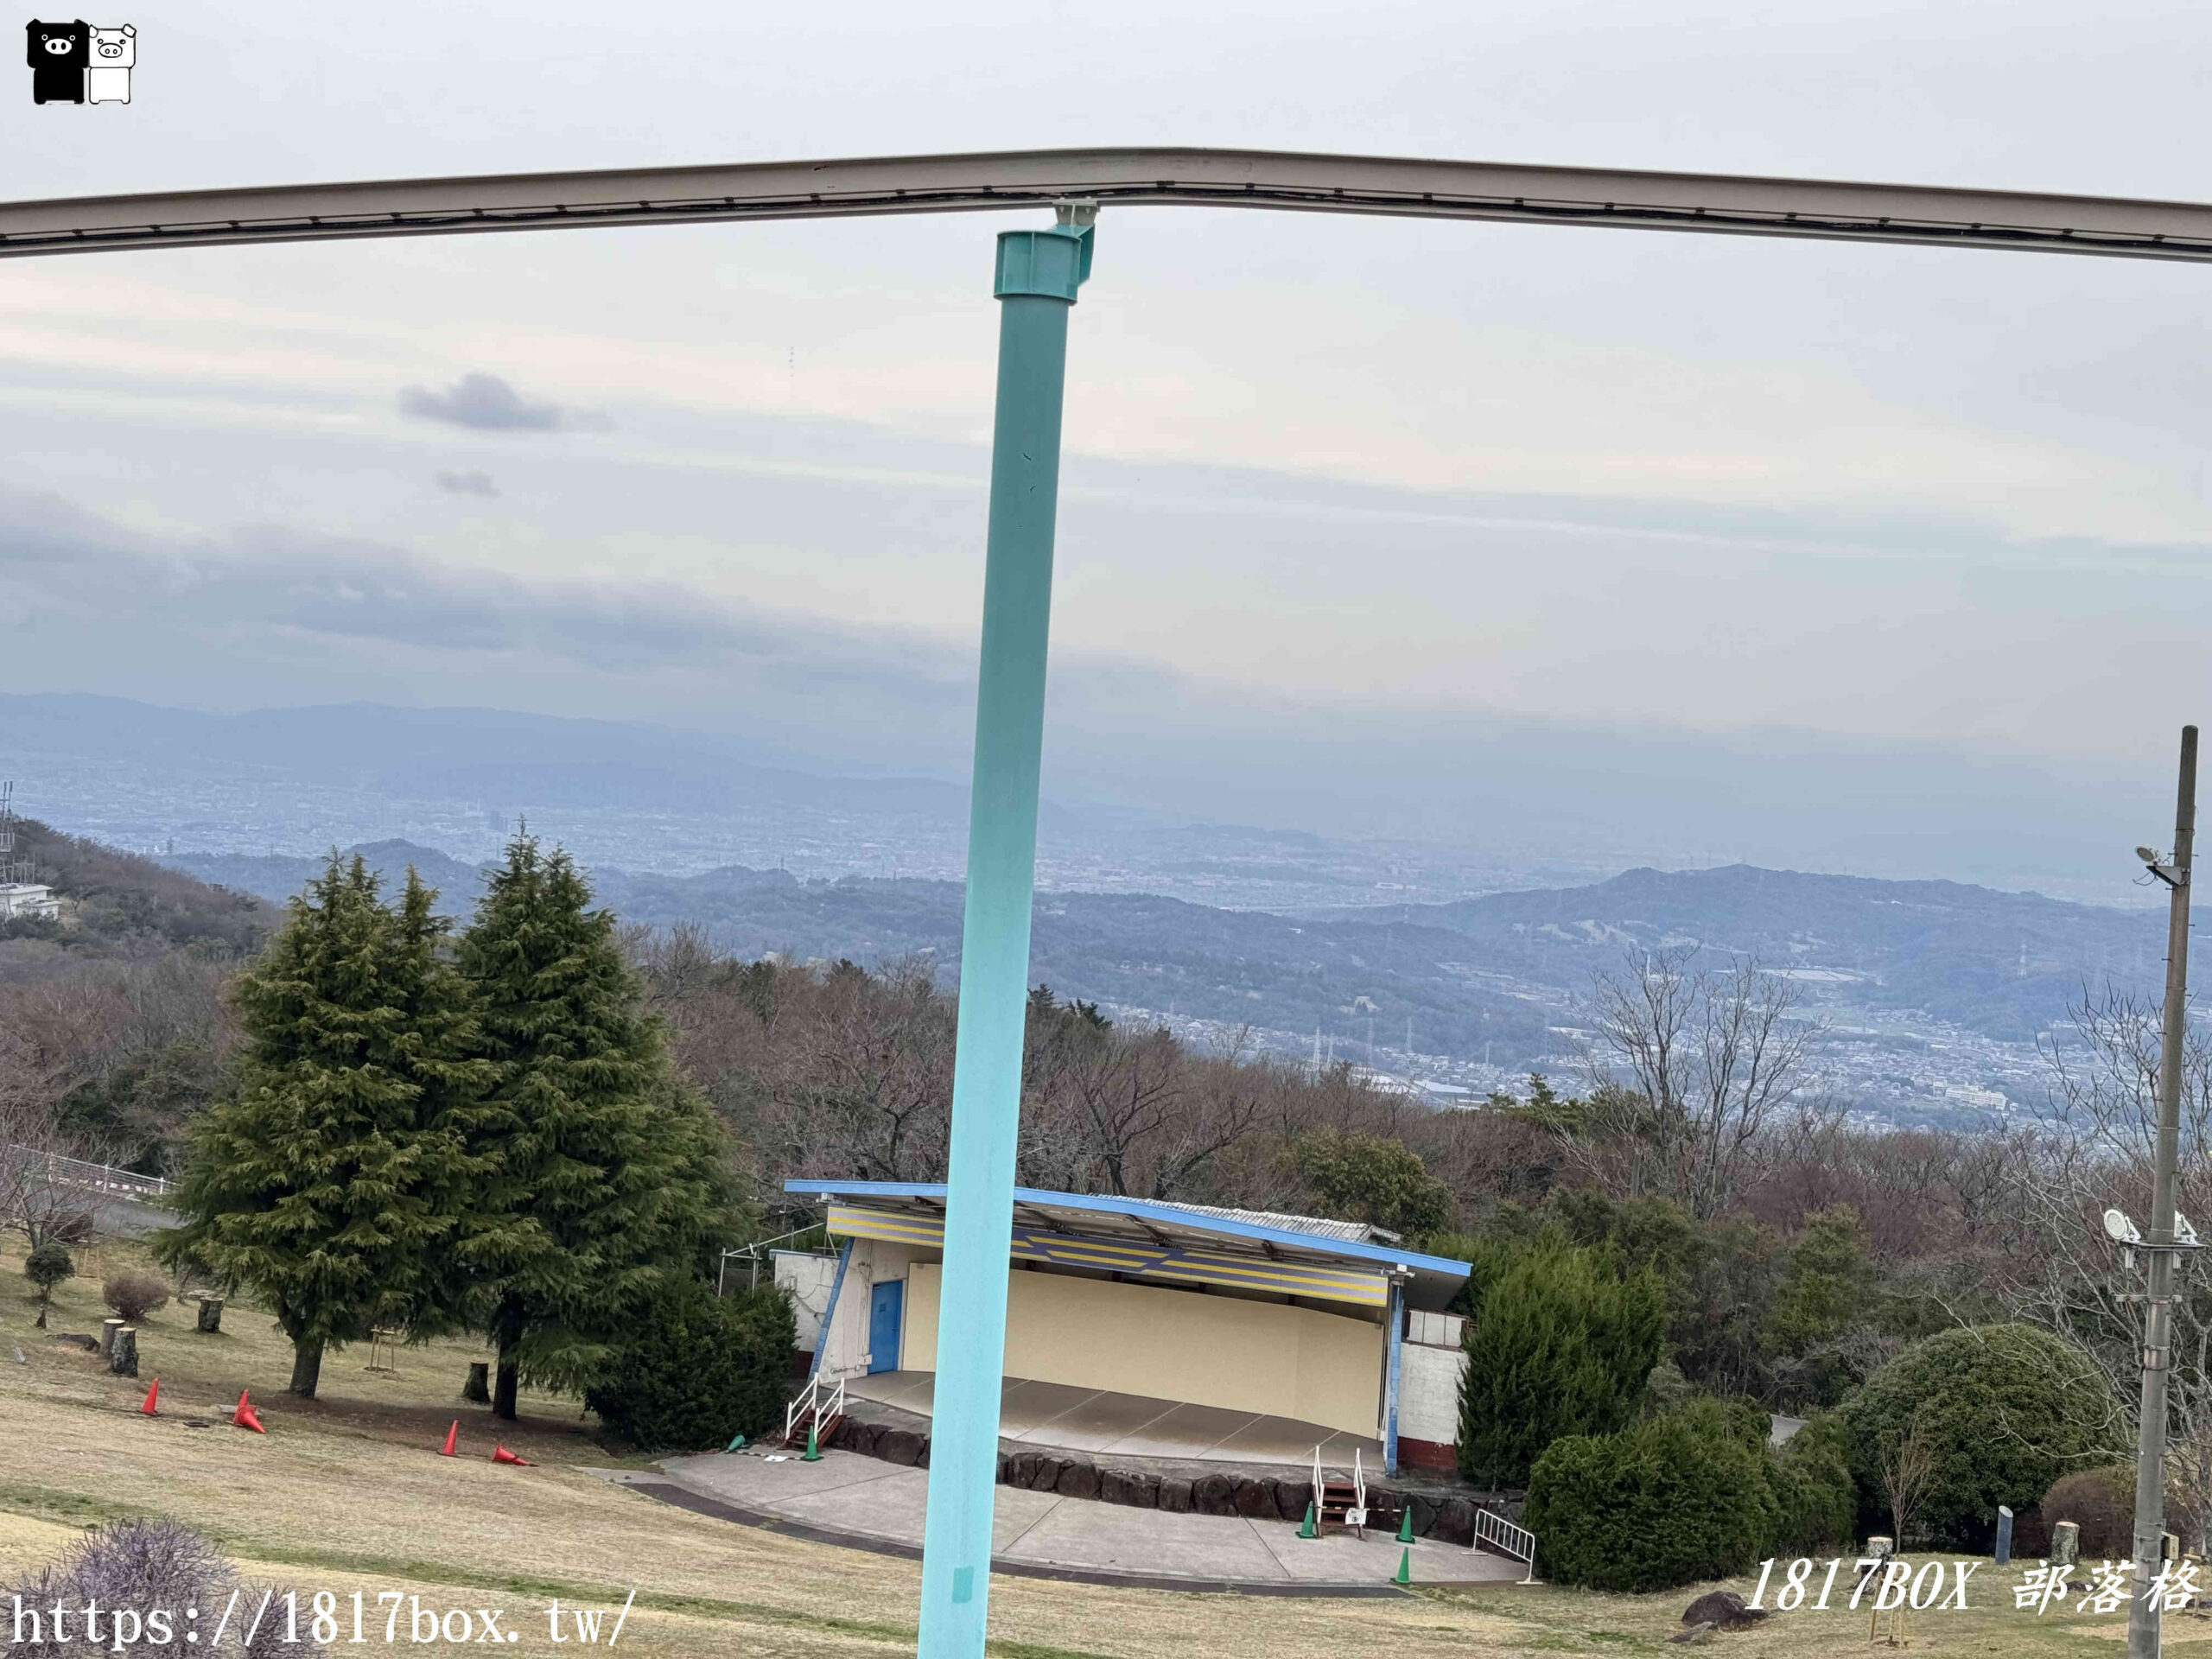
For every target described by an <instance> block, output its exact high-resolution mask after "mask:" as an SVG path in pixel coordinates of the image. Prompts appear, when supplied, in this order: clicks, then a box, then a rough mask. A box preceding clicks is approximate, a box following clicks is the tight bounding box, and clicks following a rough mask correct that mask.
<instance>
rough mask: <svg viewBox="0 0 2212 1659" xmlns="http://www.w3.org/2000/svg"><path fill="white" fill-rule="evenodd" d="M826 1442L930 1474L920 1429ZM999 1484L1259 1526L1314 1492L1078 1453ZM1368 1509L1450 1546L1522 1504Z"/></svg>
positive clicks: (1445, 1498)
mask: <svg viewBox="0 0 2212 1659" xmlns="http://www.w3.org/2000/svg"><path fill="white" fill-rule="evenodd" d="M828 1444H829V1445H830V1446H835V1447H836V1448H838V1449H839V1450H841V1451H846V1452H860V1453H861V1454H862V1455H864V1456H867V1457H872V1458H881V1459H883V1460H884V1461H885V1462H887V1463H896V1464H902V1465H906V1466H908V1467H911V1468H918V1469H926V1468H927V1467H928V1466H929V1461H930V1440H929V1436H928V1435H926V1434H925V1433H921V1432H920V1431H919V1430H918V1429H912V1428H895V1427H888V1426H887V1425H885V1424H882V1423H869V1422H862V1421H861V1420H860V1419H858V1418H855V1417H849V1418H847V1419H846V1420H845V1421H843V1422H842V1424H840V1425H839V1426H838V1428H837V1432H836V1433H835V1434H832V1435H831V1436H830V1437H829V1441H828ZM999 1484H1000V1485H1001V1486H1020V1487H1023V1488H1025V1489H1027V1491H1033V1492H1058V1493H1059V1494H1060V1495H1061V1496H1062V1497H1087V1498H1091V1499H1095V1500H1096V1501H1097V1502H1099V1503H1125V1504H1128V1505H1129V1506H1130V1507H1131V1508H1133V1509H1140V1510H1166V1511H1168V1512H1169V1513H1170V1514H1173V1515H1241V1516H1246V1517H1248V1518H1249V1519H1251V1520H1255V1521H1299V1520H1302V1519H1304V1518H1305V1515H1306V1503H1307V1502H1308V1501H1309V1500H1310V1499H1311V1498H1312V1497H1313V1485H1312V1484H1311V1482H1310V1481H1308V1480H1306V1479H1304V1478H1275V1477H1270V1476H1252V1475H1239V1474H1230V1473H1226V1472H1224V1473H1221V1474H1208V1475H1200V1476H1197V1477H1195V1478H1183V1477H1180V1476H1169V1475H1160V1474H1155V1473H1154V1472H1153V1471H1150V1470H1139V1469H1129V1468H1121V1467H1116V1466H1115V1465H1111V1464H1107V1465H1099V1464H1096V1463H1093V1462H1091V1461H1090V1459H1087V1458H1084V1457H1081V1456H1079V1455H1076V1454H1072V1453H1069V1452H1004V1451H1001V1452H1000V1453H999ZM1367 1502H1368V1508H1369V1510H1370V1513H1371V1514H1373V1515H1374V1516H1376V1522H1377V1524H1378V1525H1380V1524H1383V1517H1384V1516H1388V1517H1389V1520H1388V1524H1389V1526H1391V1527H1393V1528H1395V1526H1396V1525H1397V1523H1398V1510H1399V1507H1400V1505H1401V1504H1402V1503H1407V1502H1410V1503H1412V1505H1413V1512H1414V1536H1415V1537H1418V1538H1433V1539H1436V1540H1438V1541H1440V1542H1443V1543H1447V1544H1466V1543H1470V1542H1471V1541H1473V1537H1474V1524H1475V1522H1474V1512H1475V1510H1477V1509H1478V1508H1481V1509H1486V1510H1491V1511H1492V1512H1493V1513H1495V1514H1497V1515H1500V1516H1504V1517H1505V1518H1506V1519H1508V1520H1516V1519H1518V1516H1519V1510H1520V1507H1521V1506H1520V1504H1519V1503H1517V1502H1515V1501H1514V1500H1513V1499H1511V1498H1510V1497H1502V1496H1501V1497H1467V1496H1462V1495H1448V1494H1440V1493H1431V1492H1423V1491H1418V1490H1416V1491H1404V1490H1402V1488H1399V1487H1396V1486H1393V1485H1391V1484H1389V1483H1388V1482H1385V1481H1370V1482H1369V1483H1368V1484H1367Z"/></svg>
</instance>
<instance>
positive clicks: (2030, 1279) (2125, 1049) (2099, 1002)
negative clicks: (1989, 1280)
mask: <svg viewBox="0 0 2212 1659" xmlns="http://www.w3.org/2000/svg"><path fill="white" fill-rule="evenodd" d="M2159 1028H2160V1020H2159V1010H2158V1005H2157V1004H2156V1003H2153V1002H2146V1001H2142V1000H2140V999H2139V998H2136V997H2133V996H2131V995H2126V994H2124V993H2121V992H2118V991H2113V990H2110V989H2107V991H2105V992H2103V993H2102V994H2101V995H2095V996H2091V995H2087V994H2085V995H2084V997H2083V1000H2082V1005H2081V1006H2080V1007H2077V1008H2076V1009H2075V1019H2074V1027H2073V1034H2072V1038H2071V1039H2068V1040H2063V1041H2057V1040H2051V1041H2046V1043H2045V1045H2044V1052H2045V1057H2046V1059H2047V1061H2048V1063H2049V1066H2050V1076H2051V1091H2050V1094H2051V1106H2050V1115H2049V1117H2048V1119H2047V1120H2046V1122H2044V1123H2043V1124H2041V1125H2039V1126H2037V1127H2036V1128H2033V1129H2031V1130H2027V1131H2023V1132H2021V1135H2020V1143H2021V1147H2022V1155H2021V1156H2020V1157H2019V1158H2018V1161H2017V1163H2016V1164H2015V1165H2014V1166H2013V1167H2012V1170H2011V1172H2010V1179H2009V1182H2008V1190H2007V1192H2005V1200H2006V1204H2007V1207H2009V1208H2010V1209H2011V1211H2012V1212H2013V1215H2014V1216H2015V1217H2017V1224H2018V1226H2019V1228H2020V1229H2021V1230H2022V1231H2023V1233H2024V1238H2023V1239H2022V1241H2021V1247H2020V1248H2017V1249H2007V1250H2004V1251H2000V1252H1997V1253H1995V1254H1994V1255H1993V1257H1992V1268H1993V1274H1994V1275H1995V1279H1996V1282H1997V1286H1998V1288H1999V1293H2000V1294H2001V1295H2002V1296H2003V1298H2004V1300H2005V1304H2006V1306H2008V1307H2009V1308H2010V1309H2011V1311H2012V1313H2013V1314H2014V1315H2015V1317H2018V1318H2020V1319H2028V1320H2031V1321H2032V1322H2034V1323H2036V1324H2037V1325H2044V1326H2045V1327H2046V1328H2048V1329H2050V1330H2051V1331H2053V1332H2056V1333H2057V1334H2059V1335H2061V1336H2063V1337H2064V1338H2067V1339H2068V1340H2069V1341H2070V1342H2072V1343H2073V1344H2075V1346H2076V1347H2078V1348H2079V1349H2080V1350H2081V1351H2082V1353H2083V1354H2085V1355H2086V1356H2088V1358H2089V1360H2090V1361H2091V1363H2093V1364H2094V1366H2095V1367H2096V1369H2097V1370H2098V1372H2099V1373H2100V1374H2101V1376H2103V1377H2104V1379H2105V1383H2106V1386H2107V1394H2108V1397H2107V1399H2106V1400H2105V1401H2104V1402H2101V1409H2102V1412H2103V1414H2104V1416H2105V1419H2106V1421H2105V1423H2104V1425H2103V1427H2104V1433H2105V1443H2107V1444H2119V1443H2124V1442H2127V1441H2132V1440H2133V1439H2134V1438H2135V1434H2136V1424H2137V1417H2138V1410H2139V1388H2140V1381H2141V1376H2142V1370H2141V1366H2142V1340H2143V1312H2142V1304H2141V1301H2140V1300H2139V1293H2140V1291H2141V1288H2142V1277H2141V1272H2140V1266H2141V1257H2140V1256H2138V1257H2137V1258H2136V1262H2137V1271H2136V1272H2133V1273H2130V1272H2129V1271H2127V1268H2126V1263H2125V1262H2124V1261H2123V1259H2122V1256H2121V1253H2120V1249H2119V1247H2117V1246H2116V1245H2114V1244H2113V1242H2112V1241H2111V1240H2110V1239H2109V1238H2107V1236H2106V1234H2105V1231H2104V1229H2103V1226H2102V1224H2101V1216H2102V1212H2103V1211H2105V1210H2106V1209H2107V1208H2108V1207H2113V1206H2118V1207H2120V1208H2121V1209H2124V1210H2126V1211H2131V1212H2132V1213H2133V1214H2134V1215H2135V1216H2136V1217H2138V1218H2145V1217H2147V1215H2148V1213H2149V1207H2150V1198H2151V1185H2152V1148H2153V1144H2154V1142H2155V1140H2156V1137H2157V1133H2158V1066H2159V1034H2160V1030H2159ZM2178 1181H2179V1184H2178V1186H2177V1206H2178V1208H2179V1209H2180V1210H2181V1211H2182V1212H2183V1214H2194V1215H2196V1216H2206V1215H2212V1046H2208V1045H2207V1044H2206V1042H2205V1041H2204V1039H2203V1038H2202V1035H2201V1034H2200V1033H2198V1031H2196V1029H2195V1028H2192V1029H2191V1030H2190V1033H2189V1037H2188V1041H2187V1045H2186V1047H2185V1050H2184V1052H2183V1076H2182V1079H2181V1146H2180V1160H2179V1169H2178ZM2171 1314H2172V1319H2171V1350H2170V1352H2169V1360H2168V1363H2169V1366H2170V1368H2171V1369H2170V1374H2169V1379H2168V1381H2169V1390H2168V1408H2169V1411H2170V1413H2171V1417H2170V1420H2169V1424H2168V1431H2167V1432H2168V1443H2169V1446H2170V1447H2171V1450H2170V1452H2169V1454H2168V1464H2167V1469H2168V1481H2169V1487H2170V1490H2171V1493H2172V1502H2173V1503H2174V1507H2175V1509H2176V1510H2177V1516H2189V1517H2194V1525H2195V1527H2196V1538H2195V1539H2193V1540H2192V1542H2197V1541H2202V1535H2203V1526H2204V1516H2205V1515H2206V1512H2207V1510H2208V1509H2212V1456H2208V1453H2212V1285H2208V1283H2207V1275H2206V1274H2205V1271H2204V1269H2203V1268H2201V1267H2199V1266H2198V1265H2197V1264H2196V1261H2195V1260H2194V1258H2193V1257H2191V1256H2189V1255H2184V1256H2183V1258H2182V1262H2181V1270H2180V1272H2179V1273H2178V1274H2177V1275H2176V1280H2175V1285H2174V1300H2173V1303H2172V1306H2171Z"/></svg>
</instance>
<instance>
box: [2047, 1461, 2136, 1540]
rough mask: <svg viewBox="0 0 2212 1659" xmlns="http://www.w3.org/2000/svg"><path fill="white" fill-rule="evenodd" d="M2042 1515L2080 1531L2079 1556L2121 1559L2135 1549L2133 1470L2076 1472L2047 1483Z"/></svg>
mask: <svg viewBox="0 0 2212 1659" xmlns="http://www.w3.org/2000/svg"><path fill="white" fill-rule="evenodd" d="M2041 1508H2042V1510H2043V1512H2044V1516H2045V1517H2046V1518H2047V1519H2048V1520H2050V1522H2053V1523H2054V1524H2055V1523H2056V1522H2060V1521H2071V1522H2074V1524H2075V1525H2076V1526H2078V1527H2079V1528H2081V1529H2082V1537H2081V1545H2082V1554H2083V1555H2085V1556H2088V1555H2095V1556H2100V1557H2102V1558H2104V1559H2106V1560H2125V1559H2126V1557H2127V1556H2129V1555H2131V1554H2133V1553H2134V1549H2135V1471H2134V1470H2133V1469H2131V1468H2128V1467H2127V1466H2126V1465H2113V1466H2112V1467H2108V1468H2104V1469H2076V1470H2075V1471H2074V1472H2073V1473H2071V1474H2067V1475H2061V1476H2060V1477H2059V1478H2057V1479H2056V1480H2054V1481H2053V1482H2051V1483H2050V1491H2047V1492H2045V1493H2044V1495H2043V1503H2042V1505H2041Z"/></svg>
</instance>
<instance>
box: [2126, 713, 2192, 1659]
mask: <svg viewBox="0 0 2212 1659" xmlns="http://www.w3.org/2000/svg"><path fill="white" fill-rule="evenodd" d="M2195 839H2196V727H2194V726H2184V727H2183V728H2181V785H2180V790H2179V793H2178V798H2177V802H2176V804H2175V807H2174V851H2173V861H2172V862H2171V863H2169V864H2161V863H2159V862H2158V859H2157V856H2156V855H2155V854H2153V855H2152V856H2151V857H2149V858H2147V859H2145V863H2147V864H2148V865H2149V866H2150V868H2151V874H2153V875H2155V876H2157V877H2158V879H2159V880H2161V881H2164V883H2165V884H2166V886H2167V887H2169V888H2171V895H2170V896H2171V906H2170V908H2169V910H2168V912H2167V921H2166V1000H2165V1005H2164V1028H2163V1030H2162V1032H2161V1037H2162V1039H2163V1040H2162V1041H2161V1043H2160V1046H2159V1052H2158V1148H2157V1153H2156V1158H2157V1162H2156V1164H2155V1165H2154V1166H2153V1169H2152V1186H2151V1235H2150V1237H2149V1239H2148V1240H2147V1241H2146V1244H2147V1248H2148V1249H2149V1251H2150V1255H2151V1268H2150V1279H2149V1283H2148V1285H2147V1286H2146V1287H2145V1288H2146V1291H2147V1294H2146V1295H2145V1298H2144V1306H2145V1310H2146V1317H2145V1321H2144V1329H2143V1424H2142V1437H2141V1439H2140V1440H2139V1442H2138V1444H2137V1446H2136V1452H2135V1597H2134V1599H2133V1601H2132V1602H2131V1603H2130V1604H2129V1606H2128V1611H2127V1653H2128V1659H2158V1633H2159V1624H2160V1623H2161V1620H2160V1611H2161V1610H2160V1607H2159V1605H2158V1599H2157V1598H2155V1597H2153V1596H2152V1595H2150V1594H2149V1593H2148V1592H2149V1590H2150V1586H2151V1580H2152V1576H2153V1575H2154V1574H2156V1573H2157V1572H2158V1567H2159V1562H2160V1558H2161V1556H2162V1555H2163V1554H2164V1549H2163V1548H2162V1545H2163V1543H2164V1535H2165V1530H2166V1471H2165V1461H2166V1380H2167V1365H2168V1344H2169V1332H2170V1330H2171V1325H2172V1319H2171V1315H2170V1313H2169V1309H2170V1308H2171V1305H2172V1301H2173V1286H2174V1256H2175V1254H2176V1249H2175V1247H2176V1244H2177V1242H2178V1241H2177V1238H2176V1236H2175V1232H2174V1166H2175V1163H2176V1161H2177V1156H2178V1153H2179V1145H2180V1140H2181V1068H2182V1037H2183V1019H2184V1017H2185V1013H2186V1011H2185V1009H2184V1007H2183V1004H2184V1003H2185V1002H2186V1001H2187V1000H2188V996H2189V870H2190V857H2191V852H2192V843H2193V842H2194V841H2195ZM2139 850H2142V851H2148V850H2149V849H2139Z"/></svg>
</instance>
